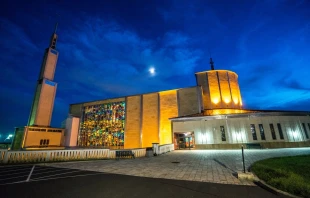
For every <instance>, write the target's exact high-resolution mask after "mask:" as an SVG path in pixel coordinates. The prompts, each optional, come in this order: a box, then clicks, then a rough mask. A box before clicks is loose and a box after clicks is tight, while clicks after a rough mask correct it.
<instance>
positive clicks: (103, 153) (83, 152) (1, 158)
mask: <svg viewBox="0 0 310 198" xmlns="http://www.w3.org/2000/svg"><path fill="white" fill-rule="evenodd" d="M131 150H132V152H133V153H134V154H135V157H145V154H146V151H145V149H131ZM115 151H116V150H109V149H77V150H41V151H8V150H0V164H1V163H2V164H14V163H36V162H39V163H40V162H41V163H42V162H56V161H75V160H90V159H111V158H112V159H113V158H115Z"/></svg>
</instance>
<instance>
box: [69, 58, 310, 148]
mask: <svg viewBox="0 0 310 198" xmlns="http://www.w3.org/2000/svg"><path fill="white" fill-rule="evenodd" d="M210 63H211V70H208V71H204V72H198V73H196V74H195V76H196V82H197V85H196V86H193V87H188V88H181V89H175V90H168V91H161V92H155V93H147V94H141V95H134V96H126V97H122V98H114V99H106V100H101V101H94V102H86V103H80V104H72V105H70V110H69V112H70V118H69V119H68V120H69V121H67V127H66V128H67V135H69V136H70V137H72V138H73V139H74V138H75V139H78V141H68V142H71V143H68V144H66V145H67V146H86V147H87V146H103V147H110V148H113V147H117V148H125V149H126V148H141V147H142V148H144V147H150V146H152V143H159V144H160V145H163V144H171V143H173V144H174V145H175V148H176V149H182V148H196V149H212V148H216V149H229V148H240V146H241V145H243V144H250V143H259V144H260V145H261V146H262V147H265V148H276V147H299V146H310V141H309V136H310V116H309V115H310V112H288V111H286V112H285V111H282V112H280V111H261V110H247V109H243V108H242V98H241V92H240V88H239V84H238V75H237V74H236V73H234V72H232V71H228V70H214V66H213V61H212V59H211V60H210ZM73 119H75V122H72V121H71V120H73ZM75 139H74V140H75Z"/></svg>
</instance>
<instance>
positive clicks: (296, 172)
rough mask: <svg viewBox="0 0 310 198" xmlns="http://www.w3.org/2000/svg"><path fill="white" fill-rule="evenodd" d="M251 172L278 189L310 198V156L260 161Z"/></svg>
mask: <svg viewBox="0 0 310 198" xmlns="http://www.w3.org/2000/svg"><path fill="white" fill-rule="evenodd" d="M251 170H252V171H253V172H254V173H255V174H256V175H257V176H258V177H259V178H260V179H262V180H263V181H265V182H266V183H267V184H269V185H271V186H273V187H275V188H277V189H280V190H283V191H286V192H289V193H291V194H294V195H297V196H301V197H308V198H310V155H301V156H292V157H279V158H271V159H266V160H262V161H258V162H255V163H254V164H253V166H252V168H251Z"/></svg>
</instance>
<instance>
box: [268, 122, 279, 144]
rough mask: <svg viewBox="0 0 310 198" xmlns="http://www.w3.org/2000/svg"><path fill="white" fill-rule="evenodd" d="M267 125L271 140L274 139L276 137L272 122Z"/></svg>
mask: <svg viewBox="0 0 310 198" xmlns="http://www.w3.org/2000/svg"><path fill="white" fill-rule="evenodd" d="M269 126H270V131H271V136H272V139H273V140H276V139H277V137H276V132H275V131H274V127H273V124H269Z"/></svg>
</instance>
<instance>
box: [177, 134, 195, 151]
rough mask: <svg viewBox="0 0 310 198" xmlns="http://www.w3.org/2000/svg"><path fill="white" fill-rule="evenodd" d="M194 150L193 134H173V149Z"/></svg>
mask: <svg viewBox="0 0 310 198" xmlns="http://www.w3.org/2000/svg"><path fill="white" fill-rule="evenodd" d="M191 148H195V136H194V132H175V133H174V149H175V150H182V149H191Z"/></svg>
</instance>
